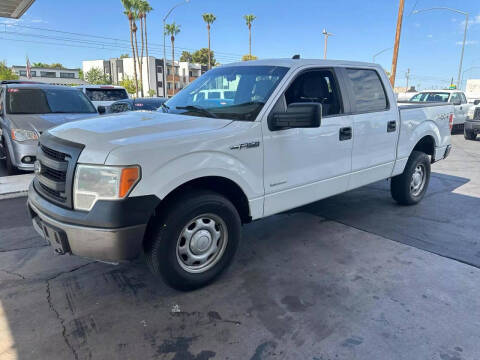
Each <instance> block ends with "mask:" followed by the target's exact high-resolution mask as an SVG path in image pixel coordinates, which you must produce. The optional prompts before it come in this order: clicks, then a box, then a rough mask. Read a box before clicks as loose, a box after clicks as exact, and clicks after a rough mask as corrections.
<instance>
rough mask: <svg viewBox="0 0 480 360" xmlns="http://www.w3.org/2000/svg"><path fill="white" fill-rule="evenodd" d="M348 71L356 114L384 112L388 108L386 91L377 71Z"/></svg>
mask: <svg viewBox="0 0 480 360" xmlns="http://www.w3.org/2000/svg"><path fill="white" fill-rule="evenodd" d="M346 70H347V75H348V78H349V80H350V86H351V87H352V90H353V107H354V111H355V112H357V113H363V112H373V111H383V110H386V109H387V108H388V101H387V95H386V94H385V89H384V88H383V84H382V81H381V80H380V77H379V76H378V73H377V72H376V71H375V70H366V69H346Z"/></svg>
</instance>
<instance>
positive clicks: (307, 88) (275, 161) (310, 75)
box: [262, 68, 353, 216]
mask: <svg viewBox="0 0 480 360" xmlns="http://www.w3.org/2000/svg"><path fill="white" fill-rule="evenodd" d="M341 94H342V93H341V87H340V83H339V81H338V77H337V75H336V72H335V70H334V69H333V68H310V69H307V70H303V71H301V72H300V73H299V74H297V76H296V77H295V78H294V79H293V81H291V82H290V83H289V84H288V85H287V86H285V91H284V92H282V93H281V95H280V96H279V97H278V99H277V100H276V102H275V106H274V107H273V108H272V109H271V111H270V112H269V116H271V115H272V114H273V113H275V112H285V111H286V109H287V107H288V105H289V104H291V103H296V102H317V103H321V104H322V109H323V111H322V120H321V124H320V127H317V128H294V129H283V130H272V129H271V128H270V127H269V125H268V119H264V121H263V125H262V128H263V141H264V188H265V203H264V216H268V215H271V214H275V213H278V212H281V211H285V210H288V209H292V208H295V207H298V206H300V205H304V204H307V203H310V202H314V201H316V200H319V199H322V198H325V197H328V196H331V195H334V194H338V193H341V192H343V191H345V190H346V189H347V186H348V181H349V176H350V171H351V157H352V146H353V140H352V126H353V124H352V118H351V116H349V115H347V113H348V109H349V105H348V103H347V102H346V101H344V99H343V98H342V95H341Z"/></svg>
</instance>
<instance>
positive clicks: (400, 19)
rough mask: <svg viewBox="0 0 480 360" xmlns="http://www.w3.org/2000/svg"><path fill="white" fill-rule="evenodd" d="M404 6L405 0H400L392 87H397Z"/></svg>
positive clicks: (391, 79)
mask: <svg viewBox="0 0 480 360" xmlns="http://www.w3.org/2000/svg"><path fill="white" fill-rule="evenodd" d="M404 8H405V0H400V5H399V7H398V18H397V32H396V34H395V46H394V47H393V59H392V74H391V75H390V82H391V83H392V87H395V74H396V72H397V59H398V48H399V47H400V35H401V34H402V21H403V9H404Z"/></svg>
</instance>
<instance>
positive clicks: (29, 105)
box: [6, 88, 97, 114]
mask: <svg viewBox="0 0 480 360" xmlns="http://www.w3.org/2000/svg"><path fill="white" fill-rule="evenodd" d="M6 105H7V106H6V107H7V113H9V114H51V113H69V114H80V113H82V114H83V113H96V112H97V111H96V109H95V107H94V106H93V105H92V103H91V102H90V101H88V99H87V97H86V96H85V94H83V93H82V92H81V91H80V90H74V89H69V88H67V89H65V90H63V89H23V88H22V89H19V88H9V89H8V90H7V98H6Z"/></svg>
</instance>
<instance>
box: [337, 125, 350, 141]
mask: <svg viewBox="0 0 480 360" xmlns="http://www.w3.org/2000/svg"><path fill="white" fill-rule="evenodd" d="M351 138H352V128H351V127H344V128H341V129H340V134H339V139H340V141H344V140H350V139H351Z"/></svg>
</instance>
